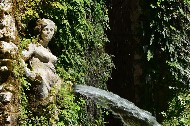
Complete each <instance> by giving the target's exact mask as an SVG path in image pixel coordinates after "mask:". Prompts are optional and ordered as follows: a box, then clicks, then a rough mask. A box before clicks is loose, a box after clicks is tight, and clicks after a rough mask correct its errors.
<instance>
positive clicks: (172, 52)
mask: <svg viewBox="0 0 190 126" xmlns="http://www.w3.org/2000/svg"><path fill="white" fill-rule="evenodd" d="M189 4H190V1H189V0H186V1H181V0H170V1H168V0H156V1H143V0H142V1H141V7H142V10H143V12H142V19H143V20H142V22H143V25H142V29H141V30H142V31H139V32H140V33H141V35H143V42H144V43H143V45H142V46H143V48H144V52H145V53H146V55H147V61H146V63H145V64H146V66H145V69H144V70H145V71H144V73H145V76H144V80H145V88H146V89H147V90H146V94H144V96H145V97H146V98H147V99H150V100H149V101H151V102H150V103H145V104H144V106H145V107H144V108H145V109H147V110H149V111H151V112H152V113H153V114H155V113H156V114H155V115H157V114H160V113H161V110H163V108H162V106H161V104H163V102H161V101H159V100H161V99H156V97H157V93H158V94H159V93H160V92H161V93H162V92H163V97H164V103H166V102H168V101H170V102H168V103H167V106H164V107H165V108H167V107H168V109H167V110H166V111H164V112H162V115H163V116H164V118H163V119H164V121H163V125H168V126H171V125H173V126H187V125H189V124H190V106H189V103H190V95H189V93H190V90H189V78H190V75H189V73H190V70H189V59H190V58H189V56H190V54H189V40H190V38H189V34H190V30H189V28H190V27H189V24H190V18H189V6H190V5H189ZM15 18H16V21H17V28H18V31H19V37H20V41H21V43H20V45H19V46H20V48H21V49H22V48H25V47H26V45H27V44H28V43H31V42H36V40H37V35H36V33H35V31H34V27H35V25H36V24H35V22H36V20H37V19H39V18H48V19H51V20H53V21H54V22H55V23H56V25H57V33H56V34H55V36H54V38H53V40H52V41H51V43H50V44H49V48H50V50H51V51H52V53H53V54H55V55H56V56H57V57H58V58H59V61H58V63H57V72H58V73H59V75H60V77H62V78H63V80H64V81H63V85H62V89H61V91H60V93H59V94H58V95H57V100H55V101H54V102H53V103H50V104H48V105H46V106H41V107H39V108H37V109H36V108H32V106H31V104H30V101H29V99H28V98H29V96H28V95H27V94H28V92H30V86H31V84H30V82H28V80H27V79H26V78H25V77H23V76H21V75H22V74H18V75H20V82H21V84H22V85H21V91H20V93H21V106H22V107H21V111H22V112H21V116H20V125H50V124H52V122H56V125H60V126H64V125H65V126H69V125H77V126H79V125H104V119H103V117H102V114H101V113H102V112H103V111H102V110H101V109H100V110H98V111H96V112H95V114H96V116H95V118H94V119H89V118H87V115H88V107H86V105H87V104H88V105H91V107H93V105H92V104H93V103H89V102H86V101H85V100H84V99H79V98H77V97H75V96H74V95H73V94H72V92H71V87H72V85H73V84H86V85H92V86H95V87H99V88H102V89H106V84H105V83H106V81H107V80H108V78H109V76H110V73H111V68H112V67H113V64H112V61H111V57H110V56H109V55H108V54H107V53H105V51H104V46H105V44H106V43H107V42H108V40H107V37H106V35H105V33H104V30H106V29H108V28H109V27H108V14H107V9H106V6H105V3H104V0H27V1H26V0H17V4H16V10H15ZM126 65H127V64H126ZM20 72H22V71H20ZM155 100H158V101H155ZM57 108H58V110H59V112H58V113H59V114H58V115H57V117H56V116H55V115H56V114H55V115H54V113H53V112H54V109H57ZM95 108H96V107H95ZM93 112H94V111H93Z"/></svg>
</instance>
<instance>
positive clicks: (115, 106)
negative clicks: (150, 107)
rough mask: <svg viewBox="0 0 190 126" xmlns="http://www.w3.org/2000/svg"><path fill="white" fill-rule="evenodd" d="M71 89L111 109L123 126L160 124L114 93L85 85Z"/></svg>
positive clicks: (149, 114)
mask: <svg viewBox="0 0 190 126" xmlns="http://www.w3.org/2000/svg"><path fill="white" fill-rule="evenodd" d="M73 90H74V92H75V93H79V94H81V95H85V96H86V97H89V98H91V99H92V100H94V101H95V102H96V103H97V104H98V105H100V106H102V107H103V108H106V109H109V110H111V112H112V113H113V114H114V115H116V116H119V117H120V118H121V120H122V122H123V124H124V125H125V126H161V125H160V124H159V123H158V122H157V121H156V118H155V117H153V116H152V115H151V113H149V112H147V111H145V110H142V109H140V108H138V107H137V106H135V105H134V104H133V103H132V102H130V101H128V100H126V99H124V98H121V97H119V96H118V95H116V94H113V93H111V92H108V91H105V90H101V89H98V88H95V87H92V86H85V85H75V86H74V87H73Z"/></svg>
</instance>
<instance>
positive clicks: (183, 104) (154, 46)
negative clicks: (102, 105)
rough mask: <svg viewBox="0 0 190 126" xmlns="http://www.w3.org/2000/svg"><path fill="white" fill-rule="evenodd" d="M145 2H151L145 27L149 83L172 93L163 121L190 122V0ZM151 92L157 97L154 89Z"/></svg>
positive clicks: (153, 86)
mask: <svg viewBox="0 0 190 126" xmlns="http://www.w3.org/2000/svg"><path fill="white" fill-rule="evenodd" d="M144 5H146V7H148V6H149V10H148V11H146V12H145V13H144V14H145V15H144V16H145V18H146V21H145V24H144V27H143V28H144V29H143V30H144V31H143V32H144V38H145V43H144V46H145V47H146V48H147V58H148V61H147V64H148V67H147V68H148V69H147V76H149V77H148V79H147V82H146V83H147V85H149V86H150V87H151V89H154V88H155V89H156V87H164V88H165V89H166V90H167V92H168V94H169V95H167V96H166V97H167V98H168V99H171V101H170V103H168V105H169V109H168V111H167V112H165V113H164V115H165V116H164V117H165V123H164V125H180V126H183V125H184V126H186V125H189V124H190V123H189V116H190V115H189V114H190V113H189V112H188V111H189V105H188V104H189V95H187V94H188V92H189V78H190V69H189V56H190V53H189V44H190V38H189V33H190V32H189V28H190V25H189V24H190V20H189V12H188V9H189V0H186V1H176V0H169V1H168V0H156V1H149V2H147V3H145V4H144ZM152 94H153V97H154V94H155V91H154V90H153V91H152ZM172 99H173V100H172ZM155 106H156V105H155ZM157 106H159V105H157ZM155 109H159V108H155Z"/></svg>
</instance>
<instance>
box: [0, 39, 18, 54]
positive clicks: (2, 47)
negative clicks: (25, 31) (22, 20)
mask: <svg viewBox="0 0 190 126" xmlns="http://www.w3.org/2000/svg"><path fill="white" fill-rule="evenodd" d="M17 51H18V47H17V46H16V45H15V44H14V43H12V42H9V43H8V42H5V41H0V52H1V53H9V54H10V55H14V54H16V53H17Z"/></svg>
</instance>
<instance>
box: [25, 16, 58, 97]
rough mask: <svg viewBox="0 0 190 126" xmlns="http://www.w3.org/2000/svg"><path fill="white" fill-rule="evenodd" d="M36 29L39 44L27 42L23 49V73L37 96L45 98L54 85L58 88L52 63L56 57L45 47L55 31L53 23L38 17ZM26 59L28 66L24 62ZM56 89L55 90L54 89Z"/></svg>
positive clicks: (56, 76)
mask: <svg viewBox="0 0 190 126" xmlns="http://www.w3.org/2000/svg"><path fill="white" fill-rule="evenodd" d="M36 29H38V30H41V32H40V31H39V32H40V33H41V34H40V35H39V36H40V41H39V42H40V44H29V45H28V49H27V50H23V51H22V54H23V59H24V61H23V64H25V66H24V68H25V74H26V76H27V77H28V78H29V79H30V80H31V82H32V83H33V88H34V89H36V91H37V93H36V94H37V98H42V99H44V98H47V97H48V96H49V93H50V92H51V90H52V89H54V87H55V88H56V89H59V88H60V85H61V79H60V78H59V76H58V75H57V74H56V71H55V68H54V64H55V63H56V61H57V57H56V56H54V55H53V54H52V53H51V52H50V51H49V50H48V49H47V48H45V47H47V45H48V43H49V41H50V40H51V38H52V37H53V34H54V32H55V29H56V26H55V23H54V22H53V21H51V20H49V19H42V20H41V19H39V20H38V21H37V26H36ZM25 61H28V62H29V63H28V66H27V64H26V63H25ZM56 91H57V90H56Z"/></svg>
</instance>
